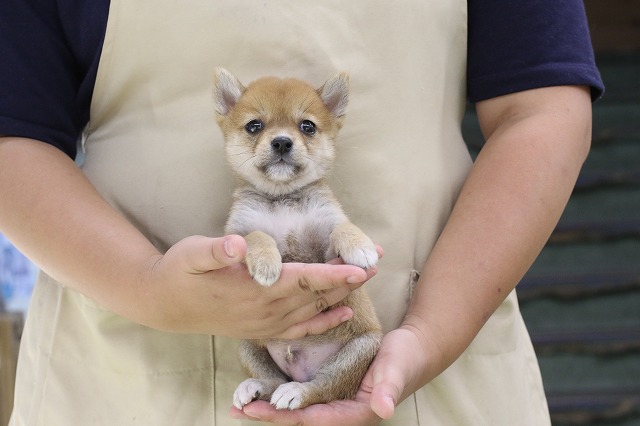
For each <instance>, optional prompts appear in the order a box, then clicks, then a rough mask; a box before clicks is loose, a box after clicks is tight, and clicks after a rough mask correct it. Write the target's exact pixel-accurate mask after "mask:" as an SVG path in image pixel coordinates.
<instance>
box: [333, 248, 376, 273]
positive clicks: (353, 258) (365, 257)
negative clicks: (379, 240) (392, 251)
mask: <svg viewBox="0 0 640 426" xmlns="http://www.w3.org/2000/svg"><path fill="white" fill-rule="evenodd" d="M340 257H342V260H343V261H344V263H347V264H349V265H355V266H359V267H361V268H364V269H368V268H370V267H372V266H374V265H375V264H376V263H377V262H378V251H377V250H376V247H375V246H374V245H373V244H371V245H370V246H369V245H366V246H361V247H350V248H349V249H347V250H342V252H340Z"/></svg>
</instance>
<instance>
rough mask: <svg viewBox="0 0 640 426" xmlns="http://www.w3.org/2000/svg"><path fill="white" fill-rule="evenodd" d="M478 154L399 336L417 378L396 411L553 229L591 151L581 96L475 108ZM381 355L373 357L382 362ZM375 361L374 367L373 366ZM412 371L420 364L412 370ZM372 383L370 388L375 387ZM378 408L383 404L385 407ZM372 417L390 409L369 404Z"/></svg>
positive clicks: (538, 96) (408, 378)
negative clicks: (406, 343) (480, 136)
mask: <svg viewBox="0 0 640 426" xmlns="http://www.w3.org/2000/svg"><path fill="white" fill-rule="evenodd" d="M477 112H478V119H479V122H480V125H481V128H482V131H483V133H484V135H485V139H486V145H485V146H484V147H483V149H482V150H481V152H480V154H479V156H478V158H477V160H476V162H475V164H474V166H473V168H472V170H471V173H470V175H469V177H468V179H467V181H466V182H465V185H464V186H463V188H462V191H461V193H460V196H459V198H458V200H457V202H456V204H455V207H454V209H453V212H452V214H451V216H450V218H449V220H448V222H447V224H446V226H445V229H444V231H443V232H442V234H441V236H440V238H439V239H438V242H437V244H436V246H435V247H434V249H433V251H432V253H431V254H430V256H429V259H428V261H427V262H426V264H425V266H424V268H423V270H422V274H421V276H420V280H419V283H418V285H417V288H416V292H415V293H414V297H413V300H412V302H411V306H410V307H409V310H408V312H407V314H406V317H405V320H404V323H403V325H402V327H401V328H402V330H404V331H406V332H408V333H410V334H411V336H410V339H413V340H414V342H417V343H419V347H420V348H421V350H420V351H407V352H406V353H407V354H410V353H419V355H418V356H417V358H418V359H416V360H415V361H416V364H412V363H402V362H398V360H396V363H397V364H398V365H421V368H420V369H419V370H414V371H413V372H408V371H406V372H405V373H410V374H405V375H404V377H403V378H402V380H403V381H404V384H403V386H402V387H404V390H403V391H402V392H401V393H397V392H396V391H394V390H393V389H392V388H390V387H389V386H388V384H384V385H382V384H383V383H384V379H380V384H381V385H382V387H381V388H379V389H377V390H374V393H375V394H376V395H377V396H382V395H387V396H391V398H392V399H393V400H394V401H399V400H401V399H403V398H404V397H406V396H407V395H408V394H410V393H411V392H413V391H415V390H416V389H418V388H419V387H421V386H423V385H424V384H425V383H428V382H429V381H430V380H431V379H433V378H435V377H436V376H437V375H439V374H440V373H441V372H442V371H444V370H445V369H446V368H447V367H448V366H449V365H450V364H451V363H453V361H455V360H456V359H457V358H458V356H460V354H461V353H462V352H463V351H464V350H465V349H466V348H467V346H468V345H469V344H470V343H471V341H472V340H473V338H474V337H475V336H476V334H477V333H478V332H479V330H480V328H481V327H482V326H483V325H484V323H485V322H486V321H487V320H488V319H489V317H490V316H491V314H492V313H493V312H494V311H495V310H496V309H497V308H498V306H499V305H500V304H501V303H502V302H503V301H504V299H505V298H506V296H507V295H508V294H509V293H510V292H511V290H513V288H514V287H515V286H516V284H517V283H518V282H519V281H520V279H521V278H522V276H523V275H524V274H525V273H526V271H527V270H528V269H529V268H530V266H531V264H532V263H533V261H534V260H535V258H536V257H537V256H538V254H539V253H540V251H541V250H542V248H543V246H544V244H545V243H546V241H547V239H548V238H549V236H550V234H551V232H552V231H553V229H554V227H555V226H556V224H557V222H558V220H559V219H560V216H561V214H562V211H563V210H564V208H565V206H566V204H567V202H568V200H569V196H570V195H571V192H572V190H573V187H574V185H575V182H576V180H577V177H578V173H579V171H580V168H581V167H582V164H583V163H584V161H585V159H586V156H587V153H588V152H589V148H590V144H591V96H590V93H589V89H588V88H584V87H576V86H558V87H549V88H541V89H535V90H529V91H525V92H520V93H516V94H511V95H506V96H501V97H498V98H494V99H490V100H486V101H483V102H479V103H478V104H477ZM384 354H385V353H384V352H382V356H384ZM379 361H382V360H381V359H379ZM418 361H419V362H418ZM374 383H375V381H374ZM385 401H386V402H385ZM375 404H376V405H375V406H374V408H375V409H376V411H377V412H378V414H380V415H382V416H384V417H388V416H389V415H390V414H391V413H392V412H393V407H392V406H391V405H390V404H389V400H388V399H386V398H382V399H376V403H375Z"/></svg>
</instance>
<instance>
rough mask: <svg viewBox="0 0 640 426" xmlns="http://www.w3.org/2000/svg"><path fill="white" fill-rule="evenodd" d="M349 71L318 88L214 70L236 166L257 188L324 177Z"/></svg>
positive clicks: (270, 189)
mask: <svg viewBox="0 0 640 426" xmlns="http://www.w3.org/2000/svg"><path fill="white" fill-rule="evenodd" d="M348 94H349V77H348V76H347V74H345V73H342V74H338V75H336V76H335V77H333V78H331V79H330V80H328V81H327V82H326V83H325V84H324V85H322V87H320V88H319V89H315V88H313V87H312V86H310V85H309V84H307V83H305V82H303V81H300V80H296V79H278V78H275V77H266V78H262V79H259V80H256V81H254V82H253V83H251V84H249V85H248V86H247V87H244V86H243V85H242V84H241V83H240V81H238V79H237V78H236V77H235V76H233V75H232V74H231V73H229V72H228V71H226V70H224V69H218V70H217V71H216V80H215V89H214V100H215V106H216V113H217V121H218V124H219V125H220V128H221V129H222V133H223V134H224V138H225V146H226V152H227V159H228V160H229V163H230V164H231V166H232V168H233V169H234V170H235V172H236V173H237V174H238V176H240V177H241V178H242V179H244V180H245V181H246V182H248V183H250V184H252V185H253V186H254V187H255V188H256V189H258V190H259V191H261V192H263V193H265V194H269V195H283V194H287V193H289V192H292V191H295V190H296V189H299V188H301V187H303V186H305V185H308V184H309V183H312V182H315V181H317V180H319V179H322V178H323V177H324V176H325V175H326V174H327V172H328V171H329V169H330V168H331V165H332V163H333V158H334V145H333V142H334V138H335V137H336V135H337V133H338V130H340V127H341V126H342V119H343V116H344V113H345V109H346V106H347V102H348Z"/></svg>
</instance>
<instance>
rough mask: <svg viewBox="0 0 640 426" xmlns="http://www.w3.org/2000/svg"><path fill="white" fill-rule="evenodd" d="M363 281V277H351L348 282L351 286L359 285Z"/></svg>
mask: <svg viewBox="0 0 640 426" xmlns="http://www.w3.org/2000/svg"><path fill="white" fill-rule="evenodd" d="M362 281H364V280H363V279H362V277H359V276H358V275H351V276H350V277H349V278H347V282H348V283H349V284H359V283H361V282H362Z"/></svg>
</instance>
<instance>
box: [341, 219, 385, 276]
mask: <svg viewBox="0 0 640 426" xmlns="http://www.w3.org/2000/svg"><path fill="white" fill-rule="evenodd" d="M330 241H331V249H332V250H333V252H334V253H335V254H337V255H338V256H340V257H341V258H342V260H343V261H344V263H348V264H349V265H355V266H359V267H361V268H364V269H368V268H370V267H372V266H374V265H375V264H376V263H377V262H378V251H377V250H376V246H375V245H374V244H373V242H372V241H371V239H370V238H369V237H367V236H366V235H365V233H364V232H362V231H361V230H360V228H358V227H357V226H355V225H354V224H352V223H350V222H345V223H342V224H340V225H338V226H336V227H335V229H334V230H333V232H332V233H331V237H330Z"/></svg>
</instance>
